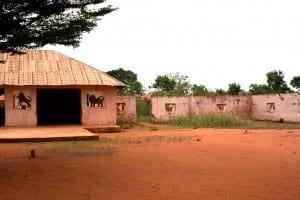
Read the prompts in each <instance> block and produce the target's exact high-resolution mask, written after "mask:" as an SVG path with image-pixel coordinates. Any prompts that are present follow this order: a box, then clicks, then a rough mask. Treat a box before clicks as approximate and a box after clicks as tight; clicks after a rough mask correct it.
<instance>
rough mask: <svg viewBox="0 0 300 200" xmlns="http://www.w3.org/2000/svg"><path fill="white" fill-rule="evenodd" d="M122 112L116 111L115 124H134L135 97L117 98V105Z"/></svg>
mask: <svg viewBox="0 0 300 200" xmlns="http://www.w3.org/2000/svg"><path fill="white" fill-rule="evenodd" d="M120 104H123V108H124V110H123V111H122V112H118V111H117V122H130V123H136V97H134V96H117V105H116V106H118V105H119V106H122V105H120Z"/></svg>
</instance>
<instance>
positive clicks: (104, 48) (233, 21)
mask: <svg viewBox="0 0 300 200" xmlns="http://www.w3.org/2000/svg"><path fill="white" fill-rule="evenodd" d="M107 3H108V4H112V5H113V6H115V7H118V8H119V9H118V10H117V11H115V12H113V13H111V14H109V15H107V16H104V17H103V18H102V20H101V21H100V23H99V25H98V27H97V28H96V29H94V30H93V31H92V32H90V33H88V34H85V35H84V37H83V40H82V43H81V45H80V47H78V48H76V49H73V48H70V47H69V48H67V47H61V46H55V47H53V46H47V47H46V48H45V49H54V50H57V51H59V52H61V53H64V54H66V55H68V56H71V57H73V58H76V59H78V60H80V61H82V62H85V63H87V64H90V65H92V66H94V67H96V68H98V69H100V70H102V71H109V70H112V69H117V68H120V67H122V68H124V69H126V70H131V71H133V72H135V73H136V74H138V80H139V81H140V82H142V84H143V85H144V86H145V87H148V85H150V84H151V83H153V82H154V80H155V78H156V77H157V75H162V74H165V73H175V72H179V73H180V74H182V75H187V76H188V80H189V81H190V82H191V83H193V84H202V85H205V86H206V87H208V88H209V89H212V90H215V89H216V88H223V89H227V88H228V84H229V83H233V82H236V83H239V84H240V85H241V86H242V88H243V89H245V90H248V88H249V85H250V84H251V83H260V84H262V83H266V73H267V72H269V71H271V70H282V71H283V73H284V75H285V80H286V81H287V82H288V83H289V82H290V80H291V78H292V77H293V76H297V75H300V1H299V0H184V1H183V0H107Z"/></svg>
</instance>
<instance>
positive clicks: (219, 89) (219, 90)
mask: <svg viewBox="0 0 300 200" xmlns="http://www.w3.org/2000/svg"><path fill="white" fill-rule="evenodd" d="M215 94H216V95H226V94H227V92H226V91H225V90H223V89H222V88H217V89H216V93H215Z"/></svg>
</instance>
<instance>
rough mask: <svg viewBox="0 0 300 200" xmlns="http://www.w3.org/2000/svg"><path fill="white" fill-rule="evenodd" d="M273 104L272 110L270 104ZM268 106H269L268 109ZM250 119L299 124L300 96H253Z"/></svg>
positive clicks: (296, 94)
mask: <svg viewBox="0 0 300 200" xmlns="http://www.w3.org/2000/svg"><path fill="white" fill-rule="evenodd" d="M272 103H273V104H274V108H272V106H271V104H272ZM268 105H269V106H271V107H269V108H268ZM251 118H252V119H254V120H268V121H279V120H280V119H283V121H287V122H300V94H299V93H291V94H282V95H278V94H274V95H253V96H252V111H251Z"/></svg>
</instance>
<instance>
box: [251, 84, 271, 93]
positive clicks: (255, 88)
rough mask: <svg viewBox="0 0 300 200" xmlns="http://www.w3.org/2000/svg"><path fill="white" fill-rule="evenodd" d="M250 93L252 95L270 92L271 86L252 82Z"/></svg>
mask: <svg viewBox="0 0 300 200" xmlns="http://www.w3.org/2000/svg"><path fill="white" fill-rule="evenodd" d="M249 93H250V94H252V95H255V94H268V93H269V87H268V86H267V85H266V84H251V85H250V86H249Z"/></svg>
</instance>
